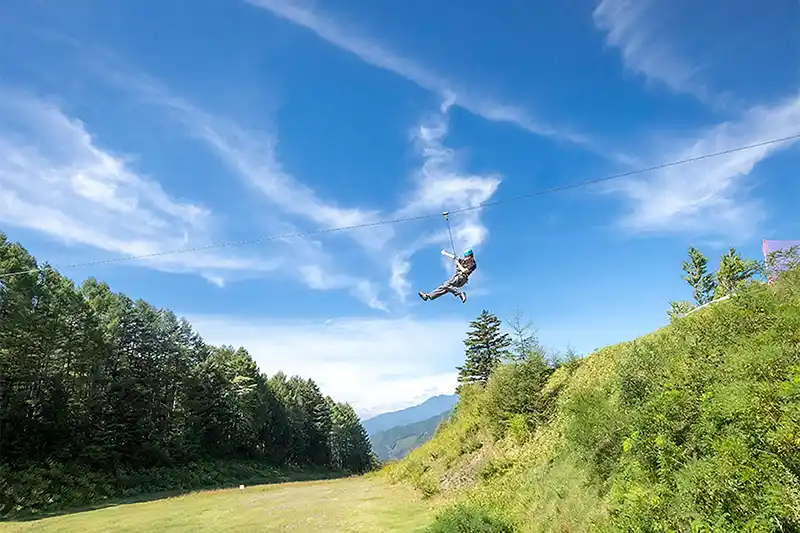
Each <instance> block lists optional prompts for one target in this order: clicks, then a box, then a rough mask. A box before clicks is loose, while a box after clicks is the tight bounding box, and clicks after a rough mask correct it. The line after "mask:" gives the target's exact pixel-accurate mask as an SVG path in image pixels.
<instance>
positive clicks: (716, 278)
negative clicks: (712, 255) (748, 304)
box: [667, 246, 800, 320]
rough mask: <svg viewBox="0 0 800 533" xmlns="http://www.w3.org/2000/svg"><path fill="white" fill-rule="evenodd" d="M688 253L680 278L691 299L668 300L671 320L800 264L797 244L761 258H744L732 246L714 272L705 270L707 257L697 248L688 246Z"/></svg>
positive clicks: (771, 278)
mask: <svg viewBox="0 0 800 533" xmlns="http://www.w3.org/2000/svg"><path fill="white" fill-rule="evenodd" d="M688 255H689V257H688V258H687V259H686V260H684V261H683V262H682V263H681V269H682V270H683V272H684V275H683V276H682V277H683V280H684V281H686V282H687V283H688V284H689V286H690V287H691V289H692V297H693V299H694V301H693V302H691V301H688V300H680V301H671V302H670V303H669V306H670V308H669V310H668V311H667V314H668V315H669V317H670V319H671V320H675V319H677V318H680V317H681V316H684V315H686V314H687V313H689V312H691V311H692V310H693V309H696V308H698V307H700V306H702V305H706V304H708V303H710V302H712V301H714V300H717V299H719V298H724V297H726V296H731V295H733V294H735V293H736V291H737V290H739V289H741V288H742V287H744V286H745V285H747V284H748V283H751V282H753V281H755V280H757V279H758V278H762V279H764V280H767V281H769V280H774V279H775V278H776V276H778V275H779V274H780V273H781V272H784V271H787V270H791V269H793V268H795V267H797V266H800V247H797V246H792V247H790V248H786V249H783V250H777V251H774V252H772V253H770V254H769V256H768V257H766V258H765V259H763V260H755V259H746V258H743V257H742V255H741V254H740V253H739V252H738V251H737V250H736V248H733V247H731V248H728V250H727V251H726V252H725V253H724V254H722V256H721V257H720V261H719V265H718V267H717V270H716V271H715V272H710V271H709V270H708V257H707V256H706V255H705V254H703V253H702V252H701V251H700V250H698V249H697V248H696V247H694V246H690V247H689V252H688Z"/></svg>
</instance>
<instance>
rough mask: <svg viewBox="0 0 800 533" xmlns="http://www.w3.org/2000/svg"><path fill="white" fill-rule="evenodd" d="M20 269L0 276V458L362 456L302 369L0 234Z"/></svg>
mask: <svg viewBox="0 0 800 533" xmlns="http://www.w3.org/2000/svg"><path fill="white" fill-rule="evenodd" d="M20 271H32V272H30V273H24V274H19V275H13V276H7V277H0V468H6V469H21V468H24V467H26V465H32V464H43V463H46V462H51V461H55V462H61V463H68V464H74V463H80V464H81V465H84V466H85V467H86V468H88V469H92V470H114V469H116V468H121V467H125V468H150V467H159V466H179V465H183V464H187V463H190V462H193V461H198V460H202V459H207V458H208V459H231V458H241V459H248V460H251V459H252V460H263V461H266V462H269V463H270V464H273V465H278V466H282V465H297V466H300V467H303V466H309V467H319V468H325V469H332V470H337V471H348V472H355V473H358V472H364V471H366V470H368V469H370V468H371V467H372V466H373V464H374V460H375V459H374V456H373V454H372V452H371V448H370V443H369V439H368V437H367V433H366V431H365V430H364V428H363V427H362V425H361V422H360V420H359V418H358V416H357V415H356V413H355V412H354V410H353V409H352V407H351V406H350V405H348V404H346V403H340V402H336V401H334V400H333V399H331V398H330V397H328V396H326V395H324V394H323V393H322V392H321V391H320V389H319V387H318V386H317V384H316V383H315V382H314V381H312V380H311V379H303V378H301V377H299V376H291V377H289V376H286V375H285V374H283V373H281V372H279V373H277V374H275V375H273V376H267V375H265V374H264V373H262V372H260V371H259V369H258V366H257V365H256V362H255V361H254V360H253V358H252V357H251V356H250V354H249V353H248V352H247V350H246V349H245V348H235V347H233V346H212V345H209V344H207V343H205V342H204V341H203V339H202V338H201V336H200V335H199V334H198V333H197V332H195V331H194V330H193V329H192V326H191V324H190V323H189V322H188V321H187V320H185V319H183V318H179V317H177V316H176V315H175V314H174V313H173V312H172V311H170V310H168V309H157V308H155V307H153V306H152V305H150V304H149V303H147V302H145V301H143V300H141V299H137V300H134V299H132V298H130V297H128V296H126V295H125V294H121V293H115V292H112V290H111V289H110V288H109V286H108V285H107V284H106V283H103V282H100V281H98V280H96V279H94V278H89V279H87V280H86V281H84V282H83V283H81V284H80V285H79V286H77V285H76V284H75V283H73V282H72V281H71V280H70V279H68V278H67V277H65V276H63V275H61V274H60V273H59V272H57V271H56V270H55V269H53V268H51V267H50V266H48V265H41V266H40V265H38V264H37V262H36V260H35V258H34V257H33V256H32V255H31V254H29V253H28V252H27V250H25V249H24V248H23V247H22V246H21V245H20V244H18V243H12V242H10V241H9V240H8V239H7V237H6V235H5V234H3V233H0V274H3V273H11V272H20ZM289 355H290V354H287V356H289Z"/></svg>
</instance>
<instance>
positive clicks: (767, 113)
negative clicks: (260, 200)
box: [607, 95, 800, 237]
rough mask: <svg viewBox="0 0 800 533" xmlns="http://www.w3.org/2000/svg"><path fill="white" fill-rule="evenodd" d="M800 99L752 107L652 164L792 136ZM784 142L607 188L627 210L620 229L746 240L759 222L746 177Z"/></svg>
mask: <svg viewBox="0 0 800 533" xmlns="http://www.w3.org/2000/svg"><path fill="white" fill-rule="evenodd" d="M798 124H800V96H798V95H795V96H792V97H790V98H788V99H785V100H783V101H781V102H778V103H775V104H773V105H763V106H756V107H753V108H751V109H749V110H748V111H747V112H745V113H744V114H743V115H742V117H741V118H740V119H737V120H735V121H729V122H725V123H722V124H719V125H717V126H715V127H712V128H709V129H707V130H705V131H701V132H699V133H698V134H696V135H694V136H693V138H691V139H688V140H681V141H676V140H670V141H669V142H668V143H666V144H664V145H662V146H659V147H658V149H657V150H654V152H653V154H658V155H657V156H656V155H654V156H653V159H655V158H656V157H657V158H658V159H659V160H666V161H673V160H682V159H686V158H691V157H695V156H699V155H703V154H706V153H712V152H718V151H724V150H727V149H731V148H737V147H740V146H745V145H750V144H756V143H759V142H762V141H765V140H768V139H775V138H782V137H787V136H790V135H793V134H795V133H797V130H798ZM795 142H796V141H787V142H783V143H778V144H771V145H766V146H761V147H758V148H752V149H749V150H744V151H740V152H735V153H733V154H730V155H724V156H718V157H714V158H710V159H705V160H701V161H698V162H693V163H689V164H686V165H681V166H677V167H671V168H667V169H664V170H662V171H659V172H656V173H654V174H653V175H652V177H644V176H639V177H636V178H631V179H628V180H625V181H621V182H617V183H614V184H611V185H609V186H608V187H607V190H609V191H613V192H617V193H620V194H622V195H624V196H625V197H626V198H627V200H628V201H629V203H630V204H631V206H632V210H631V211H630V212H629V213H627V214H626V215H625V217H624V218H623V219H622V221H621V223H622V225H623V226H624V227H626V228H627V229H629V230H632V231H636V232H650V231H659V232H664V231H687V230H688V231H695V232H702V233H716V234H725V235H730V236H733V237H735V236H738V237H746V236H749V235H752V234H753V232H754V231H756V230H757V229H758V225H759V223H760V222H762V221H763V219H764V216H765V213H764V208H763V206H762V205H761V203H760V202H759V201H758V200H757V199H754V198H753V197H752V196H751V195H750V194H749V193H750V192H751V189H752V188H753V186H754V184H753V182H752V180H749V179H748V177H750V176H751V174H752V173H753V170H754V169H755V167H756V166H757V165H758V163H760V162H761V161H764V160H765V159H767V158H768V157H770V156H771V155H773V154H775V153H777V152H779V151H781V150H785V149H787V148H788V147H789V146H792V145H793V144H795Z"/></svg>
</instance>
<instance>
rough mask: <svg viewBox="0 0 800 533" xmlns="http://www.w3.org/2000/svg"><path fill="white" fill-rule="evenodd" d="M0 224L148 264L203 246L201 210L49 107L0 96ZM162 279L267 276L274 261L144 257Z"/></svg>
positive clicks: (204, 212) (209, 255)
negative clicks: (171, 275)
mask: <svg viewBox="0 0 800 533" xmlns="http://www.w3.org/2000/svg"><path fill="white" fill-rule="evenodd" d="M0 222H2V223H4V224H8V225H10V226H16V227H20V228H26V229H30V230H35V231H37V232H40V233H43V234H46V235H48V236H49V237H50V238H51V239H54V240H56V241H60V242H62V243H65V244H79V245H84V246H89V247H92V248H94V249H99V250H105V251H108V252H113V253H115V254H122V255H147V254H157V253H162V252H164V251H169V250H176V249H185V248H191V247H195V246H205V245H208V244H209V242H210V241H209V238H210V236H211V229H212V228H211V227H212V223H213V221H212V216H211V212H210V211H209V209H207V208H205V207H202V206H199V205H196V204H193V203H189V202H183V201H179V200H176V199H174V198H172V197H170V196H169V195H168V194H167V193H166V192H165V191H164V190H163V188H162V187H161V186H160V184H159V183H158V182H157V181H155V180H153V179H150V178H148V177H146V176H143V175H141V174H139V173H137V172H135V171H133V170H132V169H131V168H130V167H129V165H128V163H127V162H126V161H125V159H124V158H123V157H122V156H119V155H114V154H112V153H110V152H108V151H106V150H104V149H103V148H101V147H100V146H98V144H97V142H96V140H95V139H94V138H93V136H92V135H91V134H90V133H89V131H87V129H86V126H85V124H83V123H82V122H81V121H79V120H77V119H74V118H71V117H69V116H67V115H66V114H64V113H63V112H62V110H61V109H60V108H59V106H58V105H56V104H55V103H53V102H50V101H47V100H43V99H40V98H37V97H36V96H34V95H31V94H29V93H26V92H23V91H18V90H13V89H7V88H2V89H0ZM145 261H147V263H148V264H150V265H151V266H153V267H155V268H159V269H161V270H165V271H173V272H184V271H195V272H199V273H201V274H202V275H205V276H206V277H208V278H209V279H214V278H216V279H220V276H221V275H222V273H224V272H230V271H238V270H244V269H247V270H250V271H261V272H264V271H269V270H273V269H275V268H277V267H278V266H279V264H280V261H276V260H270V261H264V260H261V259H258V258H255V257H247V256H243V255H238V256H237V255H231V254H230V253H225V254H218V253H215V252H214V251H213V250H202V251H196V252H192V253H184V254H175V255H168V256H159V257H153V258H148V259H146V260H145Z"/></svg>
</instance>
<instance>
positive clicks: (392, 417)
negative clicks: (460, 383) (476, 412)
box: [361, 394, 458, 436]
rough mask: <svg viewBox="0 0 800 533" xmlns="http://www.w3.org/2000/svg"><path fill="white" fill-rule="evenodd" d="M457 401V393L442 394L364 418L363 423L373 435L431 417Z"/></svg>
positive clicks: (369, 433) (368, 432)
mask: <svg viewBox="0 0 800 533" xmlns="http://www.w3.org/2000/svg"><path fill="white" fill-rule="evenodd" d="M456 403H458V395H457V394H440V395H438V396H433V397H431V398H428V399H427V400H425V401H424V402H422V403H421V404H419V405H414V406H411V407H406V408H405V409H400V410H399V411H392V412H389V413H382V414H379V415H377V416H374V417H372V418H368V419H366V420H363V421H362V422H361V425H362V426H364V429H365V430H366V431H367V434H368V435H370V436H373V435H376V434H377V433H380V432H381V431H386V430H388V429H391V428H394V427H397V426H407V425H409V424H414V423H415V422H422V421H424V420H428V419H431V418H433V417H436V416H438V415H441V414H443V413H445V412H447V411H449V410H451V409H452V408H453V407H454V406H455V405H456Z"/></svg>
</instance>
